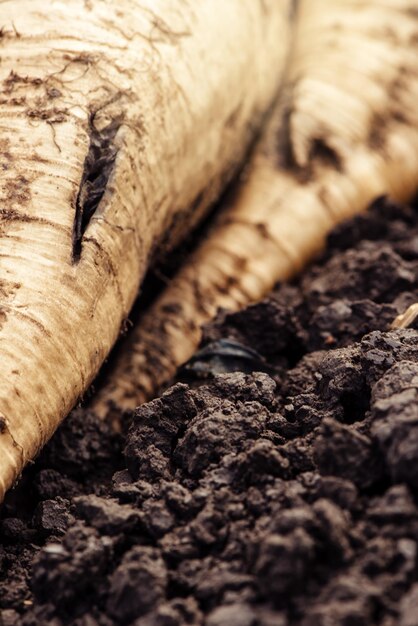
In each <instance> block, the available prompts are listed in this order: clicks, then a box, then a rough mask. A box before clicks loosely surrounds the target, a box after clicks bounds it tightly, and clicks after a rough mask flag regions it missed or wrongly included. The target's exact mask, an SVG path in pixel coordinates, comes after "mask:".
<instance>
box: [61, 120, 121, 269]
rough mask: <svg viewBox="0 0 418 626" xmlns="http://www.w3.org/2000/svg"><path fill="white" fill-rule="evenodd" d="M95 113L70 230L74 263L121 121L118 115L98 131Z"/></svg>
mask: <svg viewBox="0 0 418 626" xmlns="http://www.w3.org/2000/svg"><path fill="white" fill-rule="evenodd" d="M95 115H96V113H92V114H91V116H90V119H89V134H90V146H89V151H88V153H87V156H86V159H85V161H84V168H83V175H82V177H81V183H80V189H79V191H78V195H77V200H76V211H75V219H74V230H73V262H74V263H76V262H77V261H78V260H79V259H80V255H81V248H82V239H83V235H84V233H85V231H86V228H87V226H88V224H89V222H90V220H91V218H92V216H93V215H94V213H95V211H96V209H97V207H98V206H99V204H100V201H101V199H102V198H103V195H104V193H105V191H106V186H107V183H108V181H109V178H110V176H111V174H112V170H113V167H114V164H115V159H116V154H117V148H116V146H115V145H114V140H115V136H116V133H117V132H118V130H119V128H120V126H121V123H122V119H121V118H118V119H116V120H112V122H110V124H108V125H107V126H105V127H104V128H102V129H101V130H97V128H96V127H95V124H94V121H95Z"/></svg>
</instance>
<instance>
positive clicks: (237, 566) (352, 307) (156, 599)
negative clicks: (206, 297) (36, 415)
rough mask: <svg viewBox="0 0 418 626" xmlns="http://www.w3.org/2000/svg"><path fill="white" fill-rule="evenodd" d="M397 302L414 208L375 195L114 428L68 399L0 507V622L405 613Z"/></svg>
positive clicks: (415, 394) (307, 625)
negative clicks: (121, 428)
mask: <svg viewBox="0 0 418 626" xmlns="http://www.w3.org/2000/svg"><path fill="white" fill-rule="evenodd" d="M416 300H418V216H417V214H416V212H415V211H414V210H412V209H410V208H408V207H401V206H396V205H394V204H393V203H390V202H388V201H385V200H380V201H378V202H377V203H376V204H375V205H374V206H373V207H371V209H370V210H369V212H368V213H367V214H365V215H363V216H360V217H357V218H355V219H354V220H351V221H350V222H347V223H346V224H344V225H342V226H340V227H338V228H337V229H336V230H335V231H334V232H333V233H332V235H331V236H330V238H329V244H328V249H327V251H326V253H325V254H324V256H323V258H322V259H320V260H319V261H318V262H317V263H316V264H315V265H313V266H312V267H311V268H310V269H308V270H307V271H306V272H305V274H304V275H303V277H301V279H300V280H299V281H298V282H295V283H294V284H286V285H281V286H279V287H278V288H277V289H276V290H275V291H274V293H272V294H271V296H270V297H269V298H267V299H266V300H264V301H262V302H260V303H258V304H255V305H253V306H251V307H249V308H247V309H246V310H245V311H242V312H240V313H236V314H228V313H223V314H221V315H220V316H219V317H218V318H217V320H216V321H215V322H214V323H213V324H211V325H210V326H208V327H207V328H206V330H205V334H204V342H203V343H204V346H205V348H204V349H203V350H201V351H200V352H199V353H198V354H197V355H196V356H195V357H194V359H193V360H192V361H191V362H190V364H189V365H188V367H186V368H183V370H182V372H181V373H180V376H179V377H180V378H181V380H182V381H183V382H178V383H177V384H175V385H174V386H173V387H171V388H170V389H169V390H168V391H167V392H166V393H165V394H164V395H163V396H162V397H160V398H159V399H156V400H154V401H153V402H150V403H148V404H146V405H144V406H142V407H141V408H140V409H138V410H137V411H136V412H134V413H133V414H132V415H125V416H124V420H125V423H128V422H130V424H131V425H130V428H129V430H128V432H127V433H125V434H122V435H115V434H114V433H112V432H111V430H110V428H109V427H108V426H107V425H106V424H103V423H100V422H98V421H97V420H96V419H95V417H94V415H92V414H89V413H88V412H87V411H85V410H83V409H78V410H76V411H74V412H73V413H72V414H71V416H70V417H69V419H68V420H67V421H66V422H65V424H64V425H63V426H62V427H61V429H60V430H59V431H58V432H57V434H56V436H55V437H54V439H53V440H52V441H51V442H50V444H49V445H48V447H47V448H46V449H45V451H44V452H43V454H42V456H41V457H40V458H39V459H38V461H37V462H36V463H35V464H34V465H33V466H32V467H31V468H29V469H28V471H27V472H26V474H25V476H24V477H23V479H22V481H21V484H20V485H19V486H18V487H17V488H16V489H15V490H14V491H13V492H11V493H10V494H9V495H8V497H7V499H6V502H5V504H4V505H3V508H2V512H1V521H0V532H1V542H0V609H1V616H2V618H1V619H0V624H2V626H12V625H13V626H15V625H17V624H19V625H20V624H23V625H24V626H35V625H38V624H42V625H45V626H48V625H49V626H63V625H69V624H71V625H75V626H99V625H100V626H114V625H118V624H122V625H131V626H183V625H186V624H187V625H190V626H203V625H207V626H340V625H341V626H348V625H350V626H371V625H379V626H395V625H397V626H413V625H415V624H416V623H417V621H416V620H417V617H416V616H417V615H418V555H417V540H418V497H417V493H418V334H417V332H416V330H415V329H413V328H410V329H406V330H397V331H391V330H388V328H389V326H390V323H391V321H392V320H393V318H394V317H395V316H396V315H397V314H398V313H400V312H402V311H403V310H404V309H405V308H406V307H407V306H408V305H409V304H411V303H412V302H414V301H416ZM254 369H259V370H261V371H258V372H255V371H252V370H254ZM232 370H234V371H232ZM237 370H238V371H237ZM239 370H241V371H239ZM220 372H221V373H220ZM1 620H2V621H1Z"/></svg>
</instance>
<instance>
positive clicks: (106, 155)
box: [0, 0, 292, 501]
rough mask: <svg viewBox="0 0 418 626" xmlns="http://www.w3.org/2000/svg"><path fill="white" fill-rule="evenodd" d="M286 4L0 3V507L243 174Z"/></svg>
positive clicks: (270, 81)
mask: <svg viewBox="0 0 418 626" xmlns="http://www.w3.org/2000/svg"><path fill="white" fill-rule="evenodd" d="M291 5H292V2H291V1H290V0H289V1H287V0H285V1H283V0H281V1H280V2H277V0H228V1H227V2H225V0H210V2H207V1H206V0H193V1H191V0H121V2H101V1H98V0H88V1H87V0H57V1H56V2H54V3H52V4H51V5H50V6H48V7H46V4H45V2H41V0H3V2H1V3H0V24H1V25H2V32H1V38H0V48H1V49H0V56H1V64H0V102H1V111H0V147H1V155H2V161H1V165H2V169H1V170H0V171H1V178H0V198H1V253H0V294H1V310H0V354H1V360H0V501H1V499H2V497H3V495H4V493H5V491H6V489H7V488H9V487H10V486H11V485H12V484H13V482H14V480H15V479H16V478H17V477H18V476H19V474H20V472H21V470H22V468H23V466H24V464H25V463H26V462H27V461H28V460H30V459H32V458H33V457H34V456H35V455H36V454H37V452H38V451H39V449H40V448H41V447H42V445H43V444H44V443H45V442H46V441H47V440H48V439H49V437H50V436H51V435H52V433H53V432H54V430H55V428H56V427H57V426H58V424H59V423H60V421H61V419H62V418H63V417H64V416H65V415H66V414H67V413H68V412H69V410H70V409H71V408H72V406H73V405H74V404H75V402H76V401H77V399H78V398H79V397H80V396H81V395H82V394H83V392H84V391H85V389H86V388H87V386H88V385H89V383H90V382H91V380H92V378H93V377H94V376H95V375H96V373H97V371H98V369H99V367H100V365H101V364H102V362H103V360H104V358H105V357H106V356H107V354H108V352H109V350H110V348H111V347H112V345H113V343H114V342H115V340H116V338H117V336H118V333H119V330H120V327H121V324H122V323H123V321H124V320H126V318H127V316H128V313H129V310H130V307H131V305H132V302H133V300H134V298H135V295H136V293H137V290H138V286H139V283H140V281H141V279H142V277H143V274H144V272H145V270H146V268H147V266H148V264H149V263H150V261H151V260H152V259H153V258H154V257H155V256H156V254H157V253H158V251H161V249H162V250H163V251H164V250H165V249H167V248H169V247H171V246H172V245H174V244H175V243H176V241H178V240H179V239H180V238H181V236H182V235H183V233H184V232H185V231H187V230H189V229H191V228H192V227H193V226H194V225H195V224H196V223H197V221H198V220H199V219H200V218H201V217H202V215H203V214H204V212H205V211H206V209H207V207H208V206H209V205H210V204H211V203H212V202H213V200H214V199H215V198H216V197H217V196H218V194H219V192H220V190H221V189H222V188H223V187H224V185H225V184H226V182H227V181H228V180H229V179H230V178H231V177H232V175H233V174H234V173H235V172H236V171H237V167H238V166H239V165H240V163H241V162H242V160H243V157H244V155H245V153H246V151H247V150H248V148H249V145H250V143H251V142H252V141H253V138H254V135H255V133H256V132H257V129H258V127H259V125H260V124H261V122H262V120H263V118H264V115H265V112H266V110H267V109H268V107H269V106H270V105H271V102H272V100H273V97H274V95H275V93H276V92H277V89H278V86H279V82H280V75H279V72H278V71H277V68H278V67H280V66H281V65H282V64H283V57H284V55H285V52H286V47H287V40H286V37H285V36H281V34H283V35H284V34H285V32H286V29H287V28H288V24H289V22H290V19H291V8H292V6H291Z"/></svg>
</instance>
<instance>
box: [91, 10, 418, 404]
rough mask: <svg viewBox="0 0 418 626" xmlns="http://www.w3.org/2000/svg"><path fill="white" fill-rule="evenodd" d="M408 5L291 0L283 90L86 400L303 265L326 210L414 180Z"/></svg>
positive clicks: (175, 354)
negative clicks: (198, 232) (206, 222)
mask: <svg viewBox="0 0 418 626" xmlns="http://www.w3.org/2000/svg"><path fill="white" fill-rule="evenodd" d="M417 59H418V14H417V11H416V6H415V3H414V2H413V1H411V0H386V1H385V2H384V3H382V2H381V1H380V0H367V1H365V0H333V2H332V3H331V2H330V1H329V0H301V2H300V3H299V16H298V27H297V37H296V38H295V45H294V47H293V51H292V60H291V64H290V69H289V73H288V76H287V81H286V85H287V87H286V91H285V94H284V96H283V97H282V98H281V101H280V104H279V106H278V109H277V111H276V113H275V115H274V118H273V119H272V121H271V123H270V125H269V127H268V128H267V130H266V133H265V136H264V138H263V140H262V141H261V143H260V146H259V148H258V151H257V153H256V155H255V157H254V159H253V160H252V163H251V167H250V168H249V171H248V175H247V178H246V180H244V181H243V182H242V183H241V185H240V188H239V191H238V193H237V195H236V198H235V199H234V200H233V201H232V202H231V203H230V205H229V206H226V207H224V209H223V211H222V212H221V216H220V219H219V221H218V224H217V225H216V226H215V227H214V229H213V230H212V232H211V233H210V234H209V235H208V237H207V239H206V241H204V242H203V244H202V245H201V246H200V247H199V249H198V250H197V251H196V253H195V254H194V256H193V257H192V258H191V259H190V260H189V261H188V263H187V264H186V265H185V267H184V268H183V269H182V270H181V271H180V272H179V274H178V275H177V276H176V277H175V278H174V279H173V280H172V282H171V283H170V285H169V286H168V287H167V288H166V289H165V291H164V292H163V293H162V295H161V296H160V298H159V299H158V300H157V301H156V303H155V304H154V305H153V306H152V308H151V309H150V311H149V312H148V313H147V314H146V315H145V316H144V317H143V319H142V320H141V321H140V323H139V324H138V327H137V328H136V329H135V330H134V332H133V334H132V335H131V336H130V338H129V345H128V346H125V350H124V351H122V352H121V355H120V357H119V359H118V360H117V361H116V363H115V365H114V368H113V370H112V373H111V376H110V378H109V380H108V383H107V385H106V386H105V387H104V388H103V389H102V390H101V391H100V393H98V394H97V396H96V398H95V399H94V401H93V407H94V408H95V410H97V411H98V413H99V414H101V415H105V414H107V413H108V412H109V411H111V410H112V408H114V407H116V408H117V409H118V410H120V409H131V408H133V407H135V406H136V405H137V404H139V403H141V402H142V401H144V400H146V399H148V398H150V397H151V396H152V395H153V394H155V392H156V391H157V390H158V388H159V387H160V386H161V385H162V384H164V383H166V382H167V381H168V380H169V379H170V378H171V377H172V375H173V374H174V372H175V370H176V368H177V366H178V365H180V364H182V363H184V362H185V361H186V360H187V359H188V358H189V357H190V356H191V355H192V354H193V351H194V350H195V348H196V346H197V345H198V343H199V339H200V336H201V326H202V324H204V323H205V322H207V321H208V320H210V319H211V318H213V316H214V315H215V314H216V312H217V310H218V309H219V308H221V307H223V308H226V309H230V310H236V309H238V308H240V307H242V306H244V305H246V304H248V303H250V302H252V301H254V300H257V299H259V298H260V297H262V296H263V295H264V294H265V293H266V292H268V291H269V290H270V289H271V288H272V287H273V285H274V284H275V283H276V282H277V281H279V280H285V279H287V278H289V277H291V276H293V275H294V274H295V273H296V272H298V271H299V270H301V269H302V268H303V266H304V265H305V264H306V263H307V262H308V261H309V260H310V259H312V257H313V256H314V255H315V254H316V253H317V252H318V251H319V250H321V249H322V248H323V246H324V243H325V240H326V235H327V233H328V232H329V231H330V230H331V229H332V228H333V226H335V225H336V224H337V223H338V222H341V221H342V220H344V219H346V218H348V217H350V216H352V215H353V214H355V213H356V212H360V211H363V210H364V209H366V207H367V206H368V205H369V204H370V202H372V201H373V200H374V199H375V198H376V197H378V196H381V195H383V194H389V195H391V196H392V197H393V198H394V199H397V200H400V201H405V200H408V199H409V198H410V197H411V196H412V195H413V194H414V193H415V192H416V189H417V186H418V110H417V108H416V104H415V103H416V101H417V98H418V69H417Z"/></svg>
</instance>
